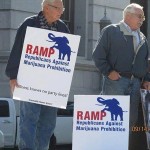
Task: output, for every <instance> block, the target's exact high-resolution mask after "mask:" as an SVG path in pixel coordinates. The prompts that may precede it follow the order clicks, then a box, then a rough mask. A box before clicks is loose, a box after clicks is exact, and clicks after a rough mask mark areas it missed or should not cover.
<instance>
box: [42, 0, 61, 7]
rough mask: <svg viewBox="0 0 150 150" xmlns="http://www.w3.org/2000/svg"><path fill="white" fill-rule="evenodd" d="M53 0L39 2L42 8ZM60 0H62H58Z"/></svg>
mask: <svg viewBox="0 0 150 150" xmlns="http://www.w3.org/2000/svg"><path fill="white" fill-rule="evenodd" d="M54 1H56V0H43V1H42V3H41V5H42V8H43V7H44V6H45V5H46V4H49V3H53V2H54ZM60 1H62V0H60Z"/></svg>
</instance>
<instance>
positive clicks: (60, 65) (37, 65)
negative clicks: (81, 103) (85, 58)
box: [13, 27, 80, 108]
mask: <svg viewBox="0 0 150 150" xmlns="http://www.w3.org/2000/svg"><path fill="white" fill-rule="evenodd" d="M79 41H80V36H77V35H71V34H65V33H60V32H55V31H51V30H45V29H39V28H33V27H27V30H26V36H25V40H24V45H23V50H22V56H21V60H20V66H19V71H18V76H17V81H18V83H19V85H20V87H19V88H15V91H14V94H13V98H14V99H16V100H22V101H27V102H32V103H37V104H43V105H47V106H53V107H59V108H66V104H67V100H68V96H69V91H70V86H71V81H72V76H73V72H74V67H75V61H76V57H77V52H78V47H79Z"/></svg>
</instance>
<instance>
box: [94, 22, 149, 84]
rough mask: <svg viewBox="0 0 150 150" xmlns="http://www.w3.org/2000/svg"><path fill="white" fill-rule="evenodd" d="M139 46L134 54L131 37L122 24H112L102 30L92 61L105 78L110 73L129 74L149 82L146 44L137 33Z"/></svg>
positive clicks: (142, 36)
mask: <svg viewBox="0 0 150 150" xmlns="http://www.w3.org/2000/svg"><path fill="white" fill-rule="evenodd" d="M139 36H140V44H139V46H138V48H137V53H135V52H134V45H133V35H132V34H131V33H129V32H128V31H127V30H126V29H125V26H124V25H123V23H119V24H112V25H109V26H107V27H106V28H104V29H103V31H102V34H101V37H100V38H99V40H98V42H97V45H96V48H95V50H94V52H93V60H94V62H95V65H96V67H97V68H98V69H99V71H100V72H101V73H102V74H103V75H105V76H107V75H108V74H109V73H110V72H111V71H113V70H115V71H117V72H130V73H132V74H133V75H134V76H136V77H138V78H144V79H145V80H147V81H150V76H149V73H148V44H147V41H146V38H145V36H144V35H143V34H142V33H141V32H139Z"/></svg>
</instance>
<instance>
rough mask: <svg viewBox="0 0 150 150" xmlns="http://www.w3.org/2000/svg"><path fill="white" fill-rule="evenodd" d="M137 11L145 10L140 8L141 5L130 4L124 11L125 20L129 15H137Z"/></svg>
mask: <svg viewBox="0 0 150 150" xmlns="http://www.w3.org/2000/svg"><path fill="white" fill-rule="evenodd" d="M136 9H141V10H143V7H142V6H140V5H139V4H136V3H132V4H129V5H128V6H127V7H126V8H125V9H124V10H123V19H124V18H125V16H126V14H127V13H135V10H136Z"/></svg>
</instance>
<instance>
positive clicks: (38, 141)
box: [19, 102, 57, 150]
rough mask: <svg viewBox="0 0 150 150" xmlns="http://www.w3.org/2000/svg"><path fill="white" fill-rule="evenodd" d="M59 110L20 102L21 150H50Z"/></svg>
mask: <svg viewBox="0 0 150 150" xmlns="http://www.w3.org/2000/svg"><path fill="white" fill-rule="evenodd" d="M56 116H57V108H54V107H49V106H44V105H39V104H34V103H29V102H20V141H19V150H48V148H49V142H50V137H51V136H52V134H53V132H54V128H55V125H56Z"/></svg>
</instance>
